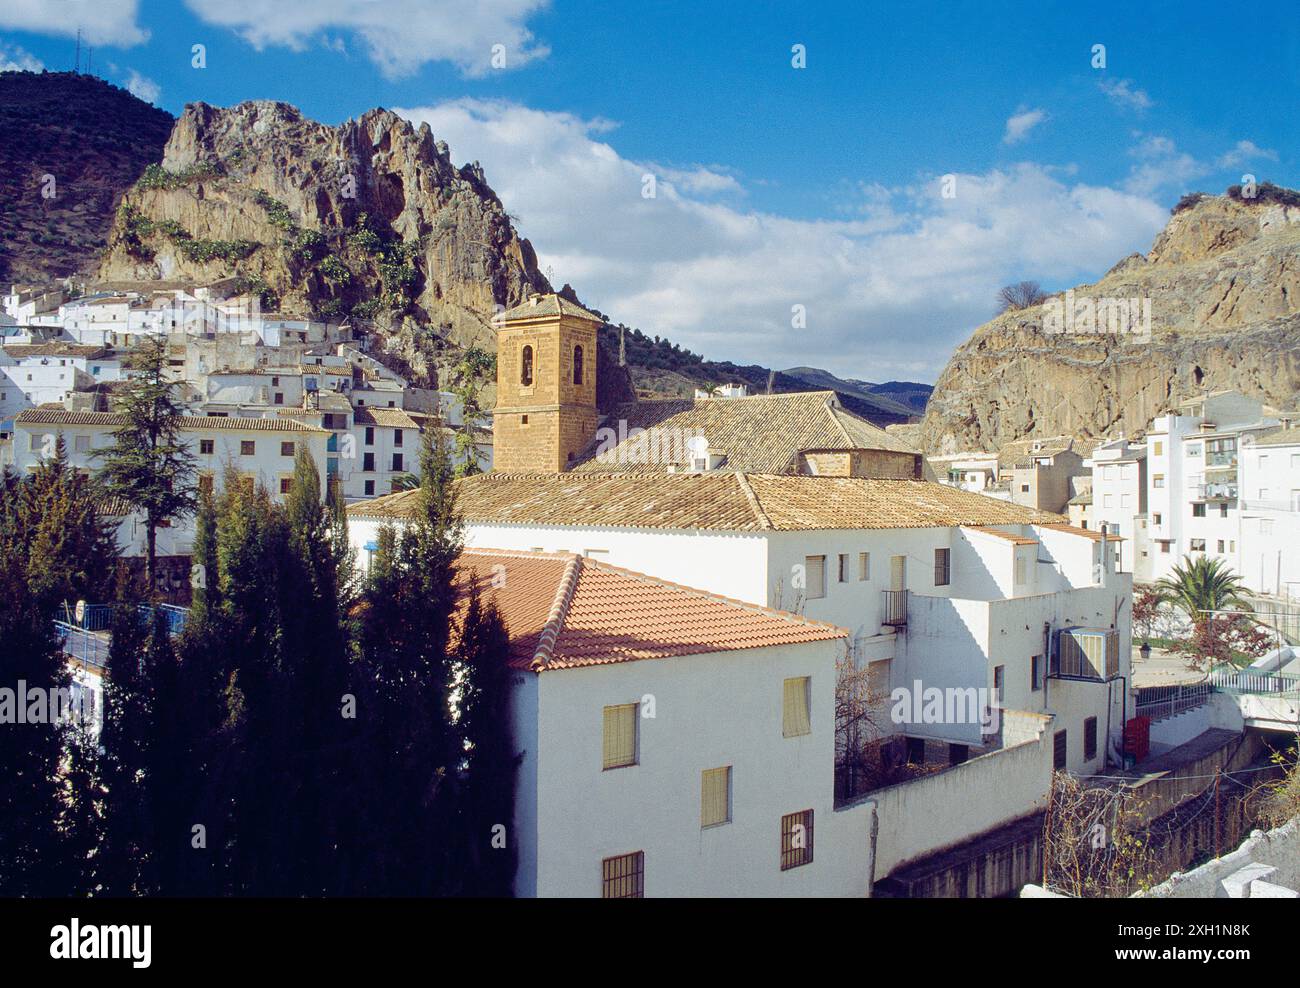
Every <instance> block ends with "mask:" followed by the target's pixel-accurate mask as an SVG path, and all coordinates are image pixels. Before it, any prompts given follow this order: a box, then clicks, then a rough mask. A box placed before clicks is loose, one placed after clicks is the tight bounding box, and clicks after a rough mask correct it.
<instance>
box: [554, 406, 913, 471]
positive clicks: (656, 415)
mask: <svg viewBox="0 0 1300 988" xmlns="http://www.w3.org/2000/svg"><path fill="white" fill-rule="evenodd" d="M620 422H625V423H626V425H625V426H624V427H623V431H624V434H627V433H631V431H632V430H633V429H657V430H659V436H658V442H657V443H655V441H654V440H655V437H654V436H646V437H640V436H637V437H632V438H630V439H627V440H625V441H624V442H622V443H619V444H618V445H617V446H615V447H613V448H612V449H609V448H607V449H606V450H605V451H604V452H603V453H602V452H601V445H600V442H599V441H598V440H597V441H593V443H592V444H591V445H590V446H588V447H587V449H585V450H584V451H583V452H582V453H581V454H579V457H578V463H577V465H575V466H574V468H573V469H574V470H575V471H584V472H591V473H596V472H599V473H626V472H643V473H665V472H667V469H668V463H669V462H674V463H677V464H678V465H685V464H686V462H687V457H686V452H685V450H684V449H683V448H682V447H683V446H684V445H685V443H686V442H687V440H688V439H689V438H690V437H692V436H703V437H704V438H705V440H707V442H708V444H709V452H710V453H721V454H722V455H724V456H725V457H726V460H725V461H724V462H723V464H722V467H721V468H722V469H726V470H741V471H744V472H747V473H789V472H793V471H794V470H795V469H796V468H797V467H798V456H799V453H800V452H802V451H805V450H818V451H841V450H852V449H871V450H887V451H890V452H898V453H909V454H912V455H914V456H915V455H919V454H918V451H917V450H915V449H913V448H912V447H911V446H909V445H908V444H907V443H905V442H903V440H901V439H898V438H895V437H894V436H891V435H890V434H889V433H887V432H885V430H884V429H880V428H877V427H876V426H874V425H872V424H871V423H870V422H868V421H867V420H866V419H864V418H861V417H860V416H858V415H855V414H853V413H852V412H850V411H847V410H846V409H845V408H843V407H842V406H841V405H840V404H839V402H838V400H837V399H836V397H835V392H833V391H799V392H794V393H791V394H777V395H751V396H749V397H746V398H709V399H706V400H700V401H695V400H693V399H690V398H669V399H657V400H651V401H635V402H628V403H626V404H623V405H620V406H618V407H617V408H616V409H615V410H614V412H613V414H612V415H611V416H610V417H609V420H607V422H606V425H607V426H608V427H609V428H612V429H615V430H616V431H617V430H618V429H619V423H620ZM668 440H671V441H668ZM656 446H657V447H658V452H657V453H656V451H655V450H656ZM647 453H648V454H650V455H647ZM642 460H653V462H640V461H642Z"/></svg>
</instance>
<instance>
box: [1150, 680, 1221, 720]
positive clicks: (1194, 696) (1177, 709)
mask: <svg viewBox="0 0 1300 988" xmlns="http://www.w3.org/2000/svg"><path fill="white" fill-rule="evenodd" d="M1213 692H1214V686H1213V685H1212V684H1211V683H1179V684H1176V685H1173V686H1142V687H1139V688H1138V690H1137V706H1136V708H1135V709H1136V713H1137V716H1139V717H1147V718H1149V719H1150V720H1151V721H1153V722H1154V721H1158V720H1164V719H1165V718H1167V717H1173V716H1174V715H1175V714H1180V713H1182V712H1183V711H1184V710H1191V709H1193V708H1195V707H1200V706H1203V705H1204V704H1206V703H1208V702H1209V700H1210V694H1211V693H1213Z"/></svg>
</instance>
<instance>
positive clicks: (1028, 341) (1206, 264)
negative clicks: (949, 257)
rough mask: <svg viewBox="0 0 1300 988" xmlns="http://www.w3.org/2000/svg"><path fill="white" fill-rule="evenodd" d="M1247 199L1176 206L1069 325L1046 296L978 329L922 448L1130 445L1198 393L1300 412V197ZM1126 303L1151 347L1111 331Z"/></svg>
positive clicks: (955, 360) (924, 432)
mask: <svg viewBox="0 0 1300 988" xmlns="http://www.w3.org/2000/svg"><path fill="white" fill-rule="evenodd" d="M1254 191H1255V193H1256V194H1255V195H1253V196H1246V195H1243V194H1242V190H1241V189H1240V187H1238V186H1233V187H1232V188H1230V189H1228V191H1227V193H1226V194H1225V195H1219V196H1212V195H1204V194H1200V193H1193V194H1191V195H1188V196H1184V197H1183V199H1182V200H1181V201H1180V202H1179V203H1178V205H1177V206H1175V207H1174V210H1173V215H1172V216H1171V217H1170V219H1169V223H1168V225H1167V226H1166V227H1165V229H1164V231H1163V232H1162V233H1161V234H1160V235H1159V236H1158V237H1156V239H1155V242H1154V243H1153V244H1152V246H1151V250H1150V251H1148V252H1147V253H1146V254H1133V255H1131V256H1129V257H1127V258H1124V259H1123V260H1121V261H1120V262H1119V263H1118V264H1116V265H1115V266H1114V267H1113V268H1111V269H1110V270H1109V271H1108V272H1106V274H1105V275H1104V276H1103V277H1102V278H1100V279H1099V280H1098V281H1097V282H1096V283H1095V284H1092V285H1080V286H1078V287H1076V288H1074V289H1073V290H1072V293H1071V294H1070V296H1069V301H1070V303H1071V304H1072V306H1073V309H1074V313H1073V315H1069V314H1067V313H1066V301H1065V298H1064V297H1063V296H1054V297H1053V298H1051V299H1049V300H1048V302H1047V303H1045V304H1044V305H1038V306H1033V307H1032V308H1029V309H1021V310H1018V311H1010V312H1005V313H1003V314H1002V315H999V316H997V317H996V318H994V319H992V320H990V321H989V322H987V323H985V324H984V325H983V326H980V327H979V328H978V329H976V330H975V332H974V333H973V334H972V335H971V337H970V339H969V340H967V341H966V342H965V343H963V344H962V345H961V346H960V347H958V348H957V351H956V352H955V353H954V354H953V356H952V359H951V360H949V362H948V366H947V368H946V369H945V370H944V372H943V374H942V375H940V377H939V381H938V383H937V384H936V385H935V390H934V394H933V396H932V397H931V398H930V403H929V406H928V407H927V408H926V413H925V421H924V422H923V423H922V425H921V428H920V430H919V431H918V436H917V442H918V443H919V444H920V446H921V448H922V449H924V450H925V451H926V452H929V453H948V452H956V451H958V450H967V449H998V448H1000V447H1001V446H1002V445H1004V444H1005V443H1008V442H1011V441H1012V440H1016V439H1022V438H1032V437H1043V436H1058V435H1062V434H1065V435H1071V436H1079V437H1095V436H1105V435H1119V434H1126V435H1129V436H1132V435H1134V434H1135V433H1141V432H1142V431H1144V430H1145V429H1146V428H1147V426H1148V425H1149V423H1150V422H1151V420H1152V419H1153V418H1154V417H1156V416H1158V415H1161V414H1163V413H1164V412H1166V411H1168V410H1170V409H1171V407H1172V406H1173V405H1174V404H1175V403H1177V402H1178V401H1180V400H1182V399H1183V398H1187V397H1190V396H1192V395H1194V394H1197V393H1200V392H1202V391H1206V390H1219V389H1233V390H1238V391H1241V392H1244V393H1245V394H1247V395H1249V396H1251V397H1253V398H1256V399H1258V400H1260V401H1263V402H1265V403H1267V404H1271V405H1273V406H1275V407H1279V408H1294V407H1295V406H1296V405H1297V404H1300V193H1297V192H1296V191H1293V190H1291V189H1283V188H1279V187H1276V186H1272V185H1269V184H1268V183H1261V184H1260V185H1259V186H1258V188H1257V189H1256V190H1254ZM1128 300H1132V301H1131V302H1130V303H1129V306H1130V308H1133V307H1138V306H1139V303H1140V304H1141V305H1140V307H1142V308H1145V314H1144V315H1143V316H1142V321H1144V322H1145V323H1146V325H1145V326H1142V327H1139V328H1142V329H1143V330H1145V329H1147V328H1149V336H1148V335H1147V334H1146V333H1145V332H1142V333H1135V332H1128V333H1115V332H1107V331H1105V330H1107V328H1108V327H1107V321H1108V319H1111V318H1112V317H1113V320H1112V321H1113V322H1114V323H1115V325H1118V324H1119V319H1120V317H1119V316H1118V315H1115V311H1116V309H1117V308H1118V309H1119V311H1120V313H1121V314H1122V312H1123V309H1122V308H1121V306H1122V305H1123V303H1125V302H1128ZM1103 305H1104V308H1103ZM1148 305H1149V308H1146V306H1148ZM1067 315H1068V316H1069V319H1068V322H1067V319H1066V317H1067ZM1090 320H1092V321H1095V322H1096V323H1097V324H1098V325H1097V326H1093V325H1092V322H1090Z"/></svg>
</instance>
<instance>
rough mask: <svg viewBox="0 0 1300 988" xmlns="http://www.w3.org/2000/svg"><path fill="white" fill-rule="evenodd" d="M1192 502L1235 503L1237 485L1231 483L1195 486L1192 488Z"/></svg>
mask: <svg viewBox="0 0 1300 988" xmlns="http://www.w3.org/2000/svg"><path fill="white" fill-rule="evenodd" d="M1192 500H1193V501H1235V500H1237V485H1236V483H1235V482H1233V483H1219V484H1197V485H1196V486H1194V487H1193V488H1192Z"/></svg>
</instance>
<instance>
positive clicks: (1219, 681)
mask: <svg viewBox="0 0 1300 988" xmlns="http://www.w3.org/2000/svg"><path fill="white" fill-rule="evenodd" d="M1210 682H1211V683H1213V684H1214V688H1215V689H1218V690H1222V691H1223V692H1225V693H1255V694H1263V695H1269V696H1278V695H1284V696H1300V675H1296V674H1295V673H1287V672H1260V671H1256V670H1253V669H1216V670H1214V671H1213V672H1211V673H1210Z"/></svg>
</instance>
